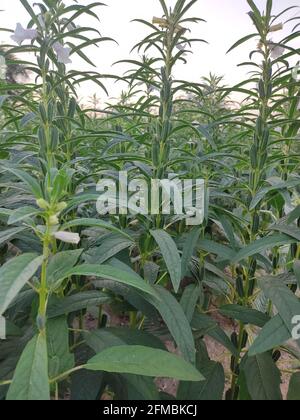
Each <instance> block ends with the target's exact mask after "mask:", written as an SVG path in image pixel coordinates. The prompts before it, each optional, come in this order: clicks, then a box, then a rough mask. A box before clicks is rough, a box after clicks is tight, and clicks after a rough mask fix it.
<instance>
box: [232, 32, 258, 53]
mask: <svg viewBox="0 0 300 420" xmlns="http://www.w3.org/2000/svg"><path fill="white" fill-rule="evenodd" d="M256 36H257V34H256V33H255V34H251V35H247V36H245V37H243V38H241V39H240V40H239V41H237V42H236V43H235V44H234V45H233V46H232V47H230V48H229V50H228V51H227V53H226V54H229V53H230V52H231V51H233V50H234V49H235V48H237V47H239V46H240V45H242V44H244V43H245V42H247V41H249V39H252V38H254V37H256Z"/></svg>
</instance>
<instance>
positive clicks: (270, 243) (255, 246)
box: [231, 234, 295, 264]
mask: <svg viewBox="0 0 300 420" xmlns="http://www.w3.org/2000/svg"><path fill="white" fill-rule="evenodd" d="M293 243H295V239H292V238H290V237H289V236H287V235H284V234H276V235H272V236H267V237H265V238H262V239H258V240H257V241H254V242H252V243H251V244H250V245H247V246H246V247H244V248H243V249H241V250H240V251H239V252H238V253H237V254H236V255H235V256H234V257H233V259H232V261H231V262H232V264H237V263H238V262H240V261H242V260H244V259H246V258H249V257H252V256H253V255H256V254H259V253H260V252H262V251H265V250H266V249H270V248H273V247H275V246H282V245H288V244H293Z"/></svg>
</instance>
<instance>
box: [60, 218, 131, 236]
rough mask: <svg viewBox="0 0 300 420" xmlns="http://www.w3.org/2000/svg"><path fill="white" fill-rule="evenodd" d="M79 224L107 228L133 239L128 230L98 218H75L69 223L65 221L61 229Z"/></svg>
mask: <svg viewBox="0 0 300 420" xmlns="http://www.w3.org/2000/svg"><path fill="white" fill-rule="evenodd" d="M77 226H84V227H97V228H102V229H106V230H109V231H111V232H115V233H119V234H120V235H122V236H125V237H126V238H127V239H130V241H132V238H131V236H129V235H128V234H127V233H126V232H123V231H122V230H120V229H118V228H117V227H115V226H113V225H112V224H110V223H107V222H105V221H103V220H98V219H75V220H71V221H70V222H68V223H65V224H64V225H63V226H62V228H61V230H66V229H70V228H72V227H77Z"/></svg>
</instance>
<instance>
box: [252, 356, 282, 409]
mask: <svg viewBox="0 0 300 420" xmlns="http://www.w3.org/2000/svg"><path fill="white" fill-rule="evenodd" d="M244 371H245V375H246V381H247V387H248V390H249V393H250V395H251V398H252V399H253V400H254V401H281V400H282V395H281V390H280V385H281V376H280V371H279V369H278V368H277V367H276V365H275V363H274V362H273V359H272V356H271V355H270V354H268V353H264V354H260V355H257V356H254V357H248V358H247V360H246V362H245V365H244Z"/></svg>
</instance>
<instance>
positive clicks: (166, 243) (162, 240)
mask: <svg viewBox="0 0 300 420" xmlns="http://www.w3.org/2000/svg"><path fill="white" fill-rule="evenodd" d="M151 235H152V236H153V237H154V239H155V241H156V243H157V244H158V246H159V248H160V250H161V253H162V256H163V259H164V261H165V263H166V266H167V269H168V272H169V274H170V277H171V281H172V284H173V287H174V290H175V293H177V292H178V290H179V287H180V282H181V278H182V276H181V258H180V255H179V252H178V249H177V246H176V244H175V242H174V241H173V239H172V238H171V236H170V235H169V234H168V233H167V232H165V231H164V230H152V231H151Z"/></svg>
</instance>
